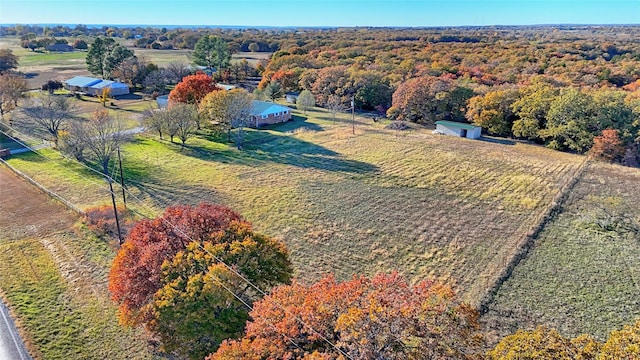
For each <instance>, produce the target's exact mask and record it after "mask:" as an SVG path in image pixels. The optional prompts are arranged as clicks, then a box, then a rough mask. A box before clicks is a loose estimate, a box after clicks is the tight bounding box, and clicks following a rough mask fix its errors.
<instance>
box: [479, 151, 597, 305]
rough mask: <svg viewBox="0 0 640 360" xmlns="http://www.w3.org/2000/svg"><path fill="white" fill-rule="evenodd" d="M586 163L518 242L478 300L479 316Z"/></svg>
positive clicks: (520, 259) (550, 217) (528, 249)
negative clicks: (512, 252) (513, 251)
mask: <svg viewBox="0 0 640 360" xmlns="http://www.w3.org/2000/svg"><path fill="white" fill-rule="evenodd" d="M588 163H589V160H588V159H585V160H584V161H583V162H582V164H580V166H579V168H578V170H576V172H575V174H574V175H573V176H572V177H571V178H570V179H569V180H568V181H567V182H566V183H565V184H564V185H563V186H562V187H561V188H560V191H558V193H557V194H556V196H554V198H553V199H552V200H551V202H550V203H549V205H547V207H546V208H545V209H544V211H542V212H541V213H540V214H539V215H538V217H537V218H536V219H535V221H534V223H533V225H532V226H531V228H530V230H529V231H528V232H527V233H526V235H524V236H523V238H522V239H521V240H520V242H519V243H518V245H517V246H516V252H515V253H514V254H513V256H512V257H511V259H510V260H508V261H507V263H506V265H505V267H504V268H502V271H500V274H498V276H497V277H496V278H495V280H494V282H493V284H491V285H490V286H489V287H488V288H487V289H486V291H485V294H484V295H483V296H482V297H481V298H480V300H479V303H478V310H479V311H480V313H481V314H486V313H487V312H488V311H489V304H491V302H493V300H494V298H495V296H496V294H497V293H498V290H499V289H500V287H501V286H502V284H504V282H505V281H507V280H508V279H509V278H510V277H511V274H512V273H513V270H514V269H515V268H516V266H518V264H520V261H522V260H524V259H525V258H526V257H527V256H528V255H529V252H530V251H531V248H532V247H533V244H534V242H535V241H536V239H537V238H538V235H540V233H541V232H542V230H543V229H544V228H545V226H546V225H547V224H548V223H549V222H550V221H551V220H553V219H554V218H555V216H556V215H557V214H558V213H559V212H560V210H561V208H562V206H563V205H564V203H565V202H566V201H567V199H568V198H569V195H570V193H571V190H573V188H574V187H575V186H576V184H577V183H578V181H580V179H581V178H582V176H583V174H584V171H585V169H586V168H587V166H588Z"/></svg>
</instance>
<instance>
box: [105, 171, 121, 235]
mask: <svg viewBox="0 0 640 360" xmlns="http://www.w3.org/2000/svg"><path fill="white" fill-rule="evenodd" d="M107 181H108V182H109V190H110V192H111V203H112V204H113V214H114V216H115V217H116V228H117V229H118V243H119V244H120V245H122V230H120V219H119V218H118V207H117V206H116V196H115V194H114V193H113V185H112V183H111V178H110V177H109V176H108V175H107Z"/></svg>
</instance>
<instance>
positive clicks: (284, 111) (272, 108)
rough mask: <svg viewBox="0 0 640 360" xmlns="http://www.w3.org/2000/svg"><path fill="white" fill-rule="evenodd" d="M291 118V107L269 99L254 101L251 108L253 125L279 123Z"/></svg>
mask: <svg viewBox="0 0 640 360" xmlns="http://www.w3.org/2000/svg"><path fill="white" fill-rule="evenodd" d="M289 120H291V109H290V108H288V107H286V106H282V105H278V104H276V103H272V102H267V101H258V100H254V101H253V106H252V108H251V126H252V127H256V128H257V127H260V126H263V125H270V124H278V123H283V122H287V121H289Z"/></svg>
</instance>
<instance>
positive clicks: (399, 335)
mask: <svg viewBox="0 0 640 360" xmlns="http://www.w3.org/2000/svg"><path fill="white" fill-rule="evenodd" d="M250 316H251V318H252V320H251V321H249V322H248V323H247V327H246V335H245V337H244V338H242V339H240V340H233V341H227V342H225V343H223V344H222V346H221V347H220V349H218V351H217V352H216V353H214V354H212V355H210V356H209V360H218V359H336V358H352V359H408V358H410V359H433V358H442V357H446V358H473V357H474V356H476V355H480V353H481V351H482V348H481V345H482V343H483V337H482V336H481V335H480V333H479V332H478V330H479V325H478V322H477V321H478V313H477V312H476V311H475V310H473V309H472V308H471V307H469V306H467V305H465V304H462V303H461V302H460V301H459V300H458V299H457V298H456V296H455V294H454V292H453V291H452V290H451V289H450V288H449V287H447V286H445V285H442V284H439V283H435V282H431V281H423V282H420V283H418V284H417V285H415V286H411V285H409V284H408V283H407V282H406V280H405V279H404V278H403V277H402V276H400V275H398V274H391V275H378V276H376V277H374V278H372V279H369V278H366V277H362V276H360V277H354V278H353V279H352V280H350V281H346V282H342V283H339V282H337V281H336V280H335V279H334V278H333V277H332V276H329V277H325V278H323V279H321V280H320V281H318V282H317V283H315V284H313V285H311V286H304V285H302V284H300V283H295V282H294V283H293V284H292V285H285V286H280V287H278V288H276V289H274V291H273V292H272V293H271V295H269V296H267V297H265V298H264V299H262V300H260V301H258V302H256V303H254V307H253V311H252V312H251V313H250Z"/></svg>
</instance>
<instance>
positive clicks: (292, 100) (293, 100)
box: [284, 92, 300, 104]
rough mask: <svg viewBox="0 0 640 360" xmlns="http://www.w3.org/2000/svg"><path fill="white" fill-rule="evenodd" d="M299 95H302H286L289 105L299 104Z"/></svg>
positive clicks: (293, 93)
mask: <svg viewBox="0 0 640 360" xmlns="http://www.w3.org/2000/svg"><path fill="white" fill-rule="evenodd" d="M299 95H300V93H297V92H288V93H286V94H284V98H285V99H286V100H287V102H288V103H290V104H295V103H296V102H298V96H299Z"/></svg>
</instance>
